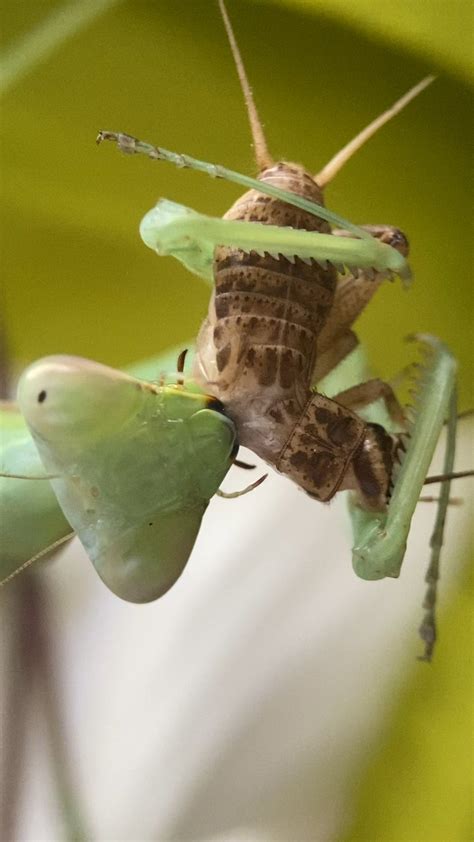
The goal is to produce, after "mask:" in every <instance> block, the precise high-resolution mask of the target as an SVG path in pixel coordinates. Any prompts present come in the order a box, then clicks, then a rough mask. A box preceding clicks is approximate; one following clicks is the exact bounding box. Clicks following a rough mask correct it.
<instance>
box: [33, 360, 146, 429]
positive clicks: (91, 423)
mask: <svg viewBox="0 0 474 842" xmlns="http://www.w3.org/2000/svg"><path fill="white" fill-rule="evenodd" d="M141 400H142V390H141V387H140V384H139V383H138V381H135V380H134V379H133V378H131V377H129V376H128V375H126V374H122V373H121V372H118V371H115V370H114V369H111V368H108V367H107V366H104V365H101V364H100V363H94V362H91V361H89V360H84V359H81V358H80V357H69V356H52V357H44V358H43V359H41V360H38V362H36V363H33V364H32V365H31V366H29V368H27V369H26V371H25V372H24V374H23V376H22V377H21V380H20V383H19V387H18V402H19V404H20V408H21V411H22V413H23V415H24V417H25V419H26V421H27V423H28V425H29V426H30V428H31V429H32V430H34V431H35V432H36V433H37V434H38V435H40V436H41V437H42V438H43V439H45V440H47V441H49V440H54V441H58V440H62V439H63V438H70V437H71V435H74V438H75V439H76V440H78V441H80V442H81V444H82V445H84V444H87V441H88V440H89V439H90V437H91V436H100V435H102V434H106V433H107V430H108V429H110V426H111V425H113V426H114V427H116V426H117V425H118V424H121V423H125V422H126V421H127V419H129V418H130V417H131V416H132V415H133V413H134V412H136V411H137V409H138V407H139V405H140V402H141Z"/></svg>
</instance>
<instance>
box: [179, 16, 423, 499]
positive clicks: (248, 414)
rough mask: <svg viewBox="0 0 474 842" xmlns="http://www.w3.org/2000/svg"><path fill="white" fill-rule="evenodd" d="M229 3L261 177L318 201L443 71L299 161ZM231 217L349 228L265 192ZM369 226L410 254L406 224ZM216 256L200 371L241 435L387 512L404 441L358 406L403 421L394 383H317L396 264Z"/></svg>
mask: <svg viewBox="0 0 474 842" xmlns="http://www.w3.org/2000/svg"><path fill="white" fill-rule="evenodd" d="M219 5H220V9H221V13H222V16H223V19H224V23H225V27H226V30H227V35H228V38H229V41H230V45H231V49H232V52H233V55H234V60H235V63H236V66H237V71H238V74H239V78H240V82H241V85H242V89H243V93H244V97H245V101H246V104H247V110H248V114H249V120H250V125H251V129H252V135H253V140H254V147H255V153H256V161H257V165H258V167H259V175H258V179H259V180H260V181H262V182H265V183H271V184H272V185H274V186H277V187H279V188H282V189H284V190H286V191H289V192H291V193H295V194H297V195H299V196H303V197H305V198H308V199H310V200H311V201H313V202H316V203H318V204H324V199H323V188H324V187H325V186H326V184H328V183H329V181H330V180H331V179H332V178H333V176H334V175H335V174H336V173H337V172H338V170H339V169H340V168H341V167H342V166H343V164H344V163H345V161H346V160H347V159H348V158H349V157H350V156H351V155H352V154H353V153H354V152H355V151H356V149H358V148H359V147H360V146H361V145H362V144H363V143H364V142H365V140H366V139H368V138H369V137H370V136H371V135H372V134H373V133H374V132H375V131H376V130H377V129H378V128H379V127H380V126H381V125H383V124H384V123H385V122H387V120H389V119H390V118H391V117H392V116H393V115H394V114H396V113H398V111H400V110H401V108H403V107H404V105H405V104H406V103H407V102H409V101H410V100H411V99H412V98H413V97H414V96H416V94H417V93H419V91H421V90H422V89H423V88H424V87H426V85H427V84H429V82H430V81H431V77H429V78H428V79H425V80H423V81H422V82H421V83H420V84H419V85H417V87H416V88H414V89H412V90H411V91H409V92H408V93H407V94H406V95H405V96H404V97H403V98H402V99H401V100H399V101H398V102H397V103H396V104H395V105H394V106H392V108H391V109H390V110H389V111H387V112H385V113H384V114H383V115H381V116H380V117H379V118H378V119H377V120H375V121H374V122H373V123H371V124H370V126H368V127H367V128H366V129H364V131H363V132H361V133H360V134H359V135H358V136H357V137H356V138H355V139H354V140H352V141H351V142H350V143H349V144H348V145H347V146H346V147H345V148H344V149H343V150H342V151H341V152H339V153H338V154H337V155H336V156H335V157H334V158H333V159H332V160H331V161H330V162H329V163H328V164H327V166H326V167H324V169H322V170H321V171H320V172H319V173H318V174H317V175H316V176H313V175H312V174H311V173H309V172H308V171H306V170H305V169H304V168H303V167H302V166H300V165H299V164H294V163H288V162H285V161H282V162H277V163H275V162H274V161H273V160H272V158H271V155H270V154H269V151H268V149H267V145H266V141H265V138H264V135H263V130H262V127H261V124H260V121H259V118H258V114H257V111H256V108H255V104H254V101H253V97H252V92H251V90H250V87H249V84H248V81H247V78H246V75H245V70H244V67H243V63H242V59H241V56H240V53H239V49H238V46H237V43H236V41H235V37H234V34H233V31H232V28H231V24H230V21H229V18H228V16H227V12H226V9H225V6H224V3H223V0H219ZM224 219H232V220H245V221H250V222H259V223H263V224H267V225H269V224H270V225H278V226H282V227H283V226H289V227H291V228H296V229H304V230H307V231H317V232H320V233H327V234H332V235H333V236H335V237H340V236H347V232H345V231H342V230H332V231H331V228H330V226H329V224H328V223H327V222H325V221H324V220H322V219H320V218H318V217H317V216H314V215H312V214H310V213H307V212H305V211H304V210H300V209H298V208H296V207H294V206H292V205H290V204H287V203H285V202H283V201H281V200H279V199H275V198H273V197H270V196H268V195H265V194H264V193H260V192H258V191H257V190H250V191H249V192H247V193H245V194H244V195H243V196H242V197H241V198H240V199H238V200H237V202H235V204H234V205H233V206H232V207H231V208H230V210H229V211H228V212H227V213H226V214H225V216H224ZM365 227H366V229H367V230H368V231H369V232H370V233H371V234H372V235H373V236H374V237H376V238H378V239H380V240H381V241H383V242H386V243H388V244H389V245H391V246H393V247H394V248H396V249H397V250H398V251H399V252H400V253H402V254H403V255H406V254H407V253H408V242H407V239H406V237H405V236H404V234H402V233H401V232H400V231H399V230H398V229H396V228H393V227H390V226H386V225H378V226H365ZM349 236H350V235H349ZM214 258H215V259H214V277H215V291H214V293H213V296H212V298H211V302H210V306H209V313H208V317H207V319H206V321H205V322H204V324H203V326H202V328H201V331H200V334H199V337H198V342H197V355H196V364H195V375H196V377H197V379H198V380H199V381H200V383H201V384H202V385H204V386H205V388H206V389H207V390H210V391H212V392H213V393H214V394H215V395H216V397H218V398H219V399H220V400H221V401H222V402H223V403H224V405H225V407H226V411H227V413H228V414H229V416H230V417H231V418H232V420H233V421H234V423H235V424H236V427H237V430H238V436H239V440H240V442H241V444H243V445H245V446H247V447H249V448H250V449H251V450H253V451H254V452H256V453H257V454H259V455H260V456H261V457H262V458H263V459H265V460H266V461H267V462H268V463H270V464H271V465H273V467H275V468H276V469H277V470H278V471H280V472H281V473H283V474H285V475H286V476H288V477H289V478H290V479H292V480H294V481H295V482H296V483H297V484H298V485H299V486H300V487H301V488H303V489H304V490H305V491H307V492H308V493H309V494H311V495H312V496H314V497H316V498H317V499H318V500H321V501H324V502H326V501H328V500H330V499H331V498H332V497H333V496H334V494H335V493H336V492H337V491H339V490H342V489H354V490H356V491H357V492H358V495H359V497H360V501H361V503H362V505H363V506H364V508H367V509H369V510H383V509H384V508H385V506H386V501H387V495H388V491H389V485H390V478H391V473H392V465H393V459H394V453H395V450H396V448H397V446H398V443H399V442H398V440H397V438H394V437H392V436H391V435H389V434H388V433H386V432H385V430H384V429H383V428H382V427H380V426H379V425H375V424H370V423H366V422H364V421H363V420H361V418H360V417H359V416H358V415H357V414H356V412H355V410H357V409H359V408H360V407H362V406H365V405H367V404H369V403H372V402H373V401H374V400H376V399H377V398H380V397H382V398H384V399H385V402H386V405H387V408H388V410H389V412H390V414H391V416H392V418H393V419H394V420H395V421H396V422H397V423H398V424H399V425H400V426H403V422H404V418H403V413H402V411H401V409H400V407H399V405H398V403H397V400H396V398H395V396H394V394H393V392H392V390H391V388H390V386H388V385H387V384H385V383H383V382H382V381H379V380H370V381H368V382H367V383H363V384H360V385H357V386H355V387H353V388H351V389H348V390H346V391H345V392H342V393H340V394H338V395H336V396H335V397H334V399H332V400H330V399H329V398H327V397H325V396H323V395H322V394H318V393H317V392H315V391H314V388H313V384H315V383H317V382H318V381H319V380H321V378H322V377H324V376H325V375H326V374H327V373H328V372H329V371H330V370H331V369H332V368H334V367H335V366H336V365H337V364H338V363H339V362H340V361H341V360H342V359H343V358H344V357H345V356H346V355H347V354H348V353H349V352H350V351H351V350H352V349H353V348H354V347H355V346H356V344H357V338H356V336H355V334H354V333H353V332H352V330H351V326H352V324H353V322H354V321H355V319H356V318H357V316H358V315H359V314H360V313H361V312H362V310H363V309H364V308H365V306H366V305H367V303H368V302H369V300H370V298H371V297H372V295H373V294H374V293H375V291H376V290H377V288H378V286H379V285H380V283H381V282H382V280H383V279H384V277H386V273H380V272H379V273H377V272H375V271H374V270H368V271H367V270H354V271H353V272H352V273H349V274H347V275H346V276H344V277H338V272H337V270H336V268H335V267H334V266H333V265H331V264H326V265H323V264H321V263H318V262H316V261H315V260H312V259H311V260H307V261H306V260H302V259H299V258H298V257H295V258H294V259H293V260H289V259H287V258H285V257H283V256H281V255H276V256H270V255H269V254H263V255H258V254H256V253H255V252H250V253H246V252H244V251H242V250H240V249H238V248H229V247H225V248H224V247H219V248H217V249H216V251H215V255H214Z"/></svg>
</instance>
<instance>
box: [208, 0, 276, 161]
mask: <svg viewBox="0 0 474 842" xmlns="http://www.w3.org/2000/svg"><path fill="white" fill-rule="evenodd" d="M219 9H220V11H221V15H222V20H223V21H224V26H225V29H226V32H227V37H228V39H229V44H230V48H231V50H232V55H233V57H234V62H235V66H236V69H237V74H238V77H239V80H240V87H241V88H242V93H243V95H244V99H245V105H246V107H247V115H248V118H249V123H250V130H251V132H252V139H253V146H254V150H255V160H256V162H257V166H258V168H259V170H260V172H262V170H265V169H267V167H271V166H272V164H273V163H274V161H273V158H272V156H271V155H270V153H269V151H268V147H267V141H266V140H265V135H264V133H263V127H262V124H261V122H260V118H259V116H258V111H257V107H256V105H255V102H254V98H253V94H252V89H251V87H250V85H249V80H248V79H247V74H246V72H245V67H244V63H243V61H242V56H241V55H240V50H239V47H238V45H237V41H236V40H235V35H234V30H233V29H232V24H231V22H230V18H229V15H228V14H227V9H226V7H225V3H224V0H219Z"/></svg>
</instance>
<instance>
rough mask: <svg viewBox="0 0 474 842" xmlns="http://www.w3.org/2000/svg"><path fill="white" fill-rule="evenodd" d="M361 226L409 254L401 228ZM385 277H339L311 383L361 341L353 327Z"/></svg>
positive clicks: (337, 232) (365, 273)
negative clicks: (352, 329)
mask: <svg viewBox="0 0 474 842" xmlns="http://www.w3.org/2000/svg"><path fill="white" fill-rule="evenodd" d="M360 227H361V228H363V229H364V230H365V231H367V233H369V234H371V235H372V236H373V237H375V238H376V239H378V240H380V242H382V243H384V244H386V245H389V246H392V248H395V249H396V250H397V251H398V252H400V254H401V255H402V256H403V257H407V256H408V252H409V244H408V240H407V238H406V236H405V234H404V233H403V232H402V231H400V229H399V228H394V227H393V226H391V225H362V226H360ZM332 234H333V236H335V237H346V236H348V234H347V232H346V231H344V230H342V229H333V231H332ZM386 277H387V273H385V272H375V271H374V270H364V269H359V270H355V271H354V272H353V273H351V274H349V275H342V276H341V275H340V276H339V278H338V284H337V288H336V294H335V297H334V303H333V305H332V307H331V311H330V313H329V316H328V318H327V319H326V322H325V324H324V326H323V328H322V330H321V332H320V334H319V336H318V347H317V358H316V363H315V366H314V369H313V374H312V383H318V382H319V381H320V380H322V379H323V377H325V376H326V375H327V374H328V373H329V372H330V371H331V370H332V369H333V368H335V367H336V365H338V363H340V362H342V360H343V359H344V358H345V357H346V356H347V355H348V354H349V353H350V352H351V351H352V350H353V349H354V348H355V346H356V344H357V341H358V340H357V337H356V336H355V334H354V333H353V332H352V331H351V327H352V325H353V324H354V322H355V321H356V319H357V318H358V317H359V316H360V314H361V313H362V312H363V310H365V308H366V307H367V305H368V303H369V301H370V300H371V299H372V297H373V296H374V295H375V293H376V292H377V290H378V288H379V286H380V285H381V284H382V283H383V282H384V281H385V279H386Z"/></svg>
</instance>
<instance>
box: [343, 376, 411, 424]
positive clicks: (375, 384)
mask: <svg viewBox="0 0 474 842" xmlns="http://www.w3.org/2000/svg"><path fill="white" fill-rule="evenodd" d="M379 399H382V400H383V401H384V403H385V407H386V409H387V412H388V414H389V415H390V418H391V419H392V421H393V422H394V424H395V425H396V426H397V427H402V428H403V427H404V426H405V422H406V418H405V413H404V411H403V408H402V406H401V405H400V403H399V402H398V398H397V396H396V395H395V392H394V391H393V389H392V387H391V386H390V385H389V384H388V383H385V381H384V380H380V379H379V378H374V379H373V380H366V381H365V383H358V384H357V385H356V386H351V387H350V388H349V389H345V391H344V392H339V394H337V395H334V400H335V401H337V403H339V404H341V405H342V406H345V407H346V408H347V409H351V410H352V411H353V412H357V411H358V410H360V409H363V408H364V407H366V406H369V405H370V404H372V403H375V401H377V400H379Z"/></svg>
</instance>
